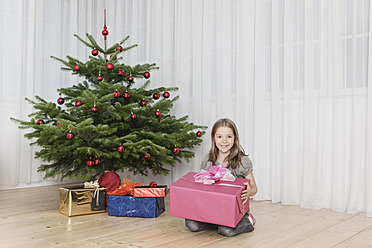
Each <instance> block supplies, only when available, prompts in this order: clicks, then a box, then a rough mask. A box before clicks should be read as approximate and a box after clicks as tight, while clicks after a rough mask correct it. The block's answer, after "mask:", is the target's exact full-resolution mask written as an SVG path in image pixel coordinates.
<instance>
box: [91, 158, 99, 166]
mask: <svg viewBox="0 0 372 248" xmlns="http://www.w3.org/2000/svg"><path fill="white" fill-rule="evenodd" d="M93 162H94V164H95V165H99V164H100V163H101V160H99V158H95V159H94V160H93Z"/></svg>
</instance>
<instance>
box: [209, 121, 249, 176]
mask: <svg viewBox="0 0 372 248" xmlns="http://www.w3.org/2000/svg"><path fill="white" fill-rule="evenodd" d="M222 126H225V127H229V128H231V129H232V130H233V132H234V145H233V147H232V148H231V150H230V154H229V155H228V156H227V157H226V160H227V161H222V162H227V163H228V166H229V167H231V168H233V169H236V167H238V165H239V163H240V161H241V157H242V156H244V155H245V152H244V149H243V147H241V145H240V141H239V134H238V128H237V127H236V125H235V123H234V122H233V121H232V120H230V119H227V118H224V119H219V120H218V121H216V123H214V125H213V127H212V132H211V138H212V148H211V150H210V151H209V161H211V162H212V164H215V163H216V161H217V156H218V148H217V146H216V144H215V143H214V135H215V134H216V132H217V128H219V127H222Z"/></svg>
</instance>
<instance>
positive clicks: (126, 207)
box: [107, 195, 165, 218]
mask: <svg viewBox="0 0 372 248" xmlns="http://www.w3.org/2000/svg"><path fill="white" fill-rule="evenodd" d="M107 206H108V215H110V216H123V217H143V218H156V217H158V216H159V215H160V214H162V213H163V212H164V211H165V205H164V197H138V198H137V197H133V196H119V195H109V196H108V199H107Z"/></svg>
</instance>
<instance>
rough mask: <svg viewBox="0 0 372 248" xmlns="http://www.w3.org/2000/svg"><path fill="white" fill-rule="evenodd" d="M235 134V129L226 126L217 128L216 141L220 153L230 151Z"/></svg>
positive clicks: (226, 153)
mask: <svg viewBox="0 0 372 248" xmlns="http://www.w3.org/2000/svg"><path fill="white" fill-rule="evenodd" d="M234 142H235V136H234V131H233V130H232V129H231V128H229V127H226V126H221V127H219V128H217V130H216V133H215V134H214V143H215V144H216V146H217V148H218V150H219V151H218V152H219V153H220V154H219V155H221V153H222V154H225V155H228V154H229V153H230V149H231V148H232V147H233V146H234Z"/></svg>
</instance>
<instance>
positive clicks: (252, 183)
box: [241, 172, 257, 204]
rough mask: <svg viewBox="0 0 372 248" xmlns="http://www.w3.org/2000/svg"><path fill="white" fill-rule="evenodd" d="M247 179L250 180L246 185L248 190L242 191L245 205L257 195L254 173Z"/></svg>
mask: <svg viewBox="0 0 372 248" xmlns="http://www.w3.org/2000/svg"><path fill="white" fill-rule="evenodd" d="M245 178H246V179H249V183H248V182H247V183H244V184H245V185H246V186H247V188H246V189H245V190H243V191H242V195H241V198H242V200H243V204H244V203H246V202H247V201H248V199H249V197H251V196H254V195H255V194H256V193H257V185H256V181H255V180H254V176H253V172H251V173H249V174H248V175H247V176H246V177H245Z"/></svg>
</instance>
